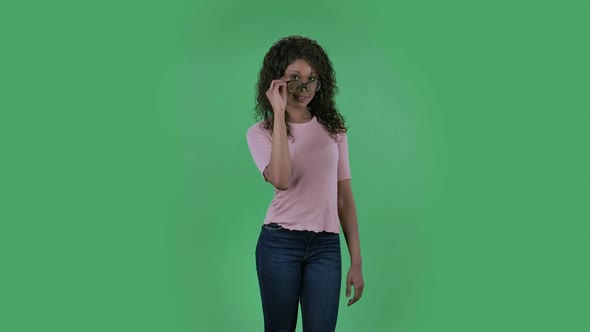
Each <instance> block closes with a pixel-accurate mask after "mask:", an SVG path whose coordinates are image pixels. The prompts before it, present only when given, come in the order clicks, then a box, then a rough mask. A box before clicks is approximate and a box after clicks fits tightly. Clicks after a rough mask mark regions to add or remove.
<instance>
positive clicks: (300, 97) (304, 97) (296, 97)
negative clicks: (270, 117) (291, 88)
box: [295, 95, 309, 100]
mask: <svg viewBox="0 0 590 332" xmlns="http://www.w3.org/2000/svg"><path fill="white" fill-rule="evenodd" d="M308 98H309V96H301V95H299V96H295V99H297V100H306V99H308Z"/></svg>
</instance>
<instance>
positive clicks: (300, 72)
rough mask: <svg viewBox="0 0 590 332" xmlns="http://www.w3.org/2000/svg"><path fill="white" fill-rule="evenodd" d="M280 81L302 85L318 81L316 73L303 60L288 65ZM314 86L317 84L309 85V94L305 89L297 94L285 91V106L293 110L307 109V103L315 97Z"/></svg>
mask: <svg viewBox="0 0 590 332" xmlns="http://www.w3.org/2000/svg"><path fill="white" fill-rule="evenodd" d="M282 79H283V80H285V81H287V82H288V81H299V82H302V83H308V82H314V81H316V82H317V81H318V80H319V78H318V75H317V73H316V72H315V71H314V70H313V68H311V67H310V66H309V64H308V63H307V61H305V60H303V59H298V60H295V61H293V62H292V63H291V64H290V65H288V66H287V68H286V69H285V73H284V75H283V77H282ZM318 83H319V82H318ZM291 84H293V83H291ZM293 85H294V84H293ZM316 85H317V84H314V83H309V85H308V86H307V88H308V89H310V90H311V92H310V91H307V89H306V88H303V89H301V91H299V92H291V91H288V90H287V104H288V105H290V106H292V107H295V108H303V107H307V105H308V104H309V102H310V101H311V100H312V99H313V97H314V96H315V93H316V91H314V89H313V87H314V86H316Z"/></svg>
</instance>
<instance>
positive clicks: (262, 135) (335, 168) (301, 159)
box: [246, 116, 351, 234]
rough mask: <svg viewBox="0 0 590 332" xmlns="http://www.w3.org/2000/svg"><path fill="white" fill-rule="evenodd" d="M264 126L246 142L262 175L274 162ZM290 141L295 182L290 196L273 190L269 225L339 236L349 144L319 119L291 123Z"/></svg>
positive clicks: (258, 125) (253, 131)
mask: <svg viewBox="0 0 590 332" xmlns="http://www.w3.org/2000/svg"><path fill="white" fill-rule="evenodd" d="M261 123H262V121H259V122H257V123H255V124H254V125H253V126H251V127H250V128H249V129H248V132H247V135H246V138H247V141H248V146H249V148H250V153H251V154H252V158H253V159H254V163H255V164H256V166H257V167H258V170H259V171H260V173H262V174H263V172H264V169H265V168H266V166H267V165H268V164H269V162H270V151H271V147H272V134H271V133H270V132H269V131H268V130H266V129H264V128H263V127H262V125H261ZM289 125H290V127H291V134H292V135H293V137H294V138H295V140H294V141H293V139H292V138H291V137H288V142H289V143H288V144H289V154H290V156H291V169H292V172H293V173H292V177H291V181H290V183H289V187H288V189H287V190H278V189H276V188H274V187H273V188H274V191H275V196H274V198H273V200H272V201H271V203H270V206H269V207H268V210H267V212H266V217H265V220H264V223H265V224H269V223H272V222H275V223H277V224H280V225H281V226H283V227H284V228H286V229H290V230H307V231H314V232H320V231H326V232H332V233H337V234H339V233H340V220H339V218H338V183H337V181H341V180H346V179H350V178H351V176H350V166H349V161H348V140H347V135H346V133H340V134H339V135H338V136H337V137H338V142H336V141H334V140H333V139H332V137H330V135H329V133H328V131H326V129H324V127H323V126H322V124H321V123H319V122H318V121H317V118H316V117H315V116H314V117H313V118H312V119H311V120H310V121H308V122H305V123H289Z"/></svg>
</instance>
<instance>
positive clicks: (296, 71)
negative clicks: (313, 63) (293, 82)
mask: <svg viewBox="0 0 590 332" xmlns="http://www.w3.org/2000/svg"><path fill="white" fill-rule="evenodd" d="M291 72H295V73H299V74H301V72H299V71H298V70H293V69H291V70H289V71H288V73H291ZM309 74H310V75H311V74H316V75H317V74H318V73H316V72H315V71H312V72H311V73H309Z"/></svg>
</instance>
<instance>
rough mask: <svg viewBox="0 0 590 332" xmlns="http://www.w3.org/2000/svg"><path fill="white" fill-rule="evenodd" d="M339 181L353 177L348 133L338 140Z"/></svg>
mask: <svg viewBox="0 0 590 332" xmlns="http://www.w3.org/2000/svg"><path fill="white" fill-rule="evenodd" d="M337 144H338V181H342V180H347V179H350V178H351V175H350V164H349V160H348V137H347V135H346V133H342V134H341V135H340V138H339V141H338V143H337Z"/></svg>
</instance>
